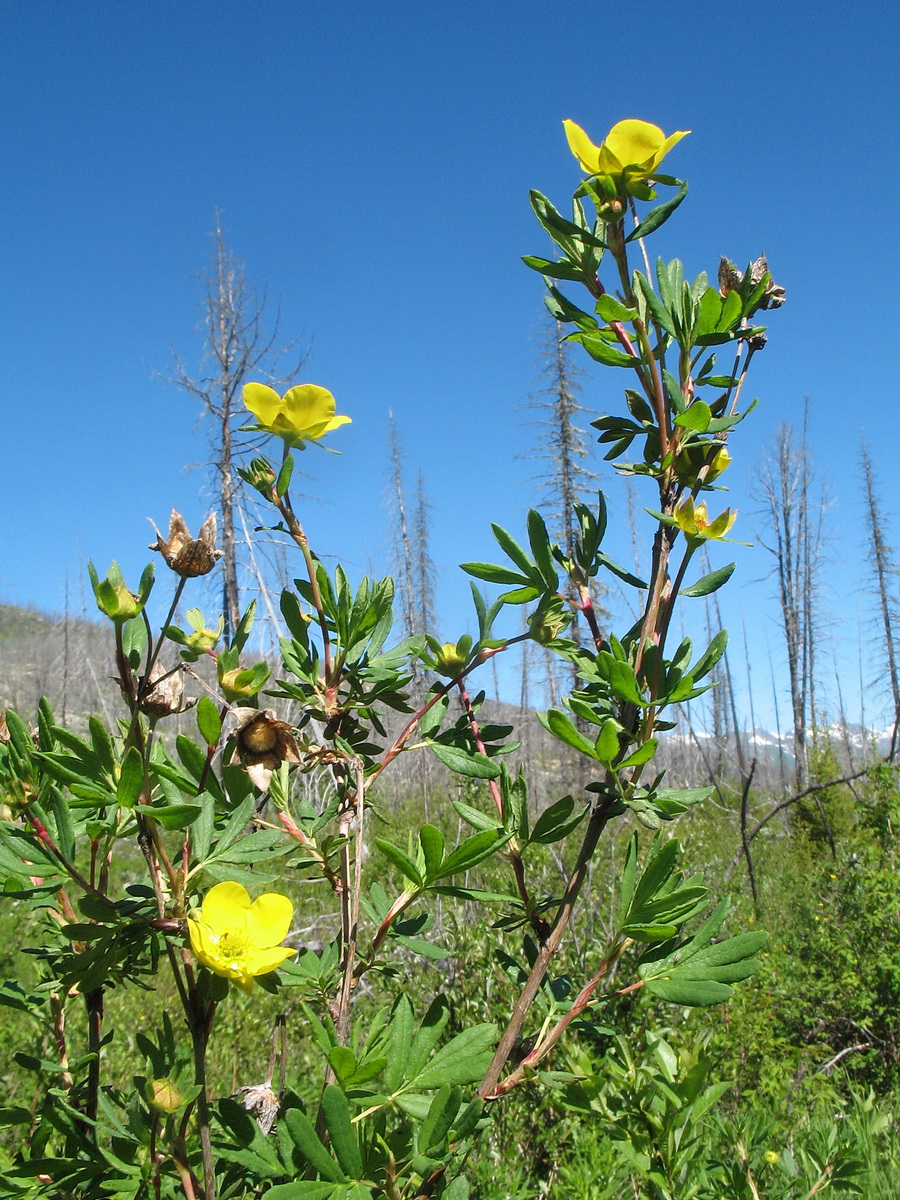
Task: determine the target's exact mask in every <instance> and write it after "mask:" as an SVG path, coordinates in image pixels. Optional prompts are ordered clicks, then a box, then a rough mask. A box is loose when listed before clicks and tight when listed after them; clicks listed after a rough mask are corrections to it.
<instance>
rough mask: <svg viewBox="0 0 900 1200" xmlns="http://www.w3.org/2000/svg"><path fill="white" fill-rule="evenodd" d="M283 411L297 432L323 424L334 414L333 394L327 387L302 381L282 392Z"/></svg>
mask: <svg viewBox="0 0 900 1200" xmlns="http://www.w3.org/2000/svg"><path fill="white" fill-rule="evenodd" d="M284 413H285V416H286V417H287V419H288V421H289V422H290V424H291V425H292V426H293V427H294V429H296V430H297V432H298V433H305V432H307V431H308V430H310V429H311V428H312V427H314V426H321V427H322V428H323V429H324V427H325V425H327V424H328V422H329V421H330V420H331V418H332V417H333V416H334V396H332V394H331V392H329V391H328V389H327V388H323V387H317V386H316V384H314V383H302V384H300V385H299V386H298V387H292V388H291V390H290V391H289V392H285V394H284Z"/></svg>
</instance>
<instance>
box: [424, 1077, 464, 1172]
mask: <svg viewBox="0 0 900 1200" xmlns="http://www.w3.org/2000/svg"><path fill="white" fill-rule="evenodd" d="M460 1096H461V1092H460V1090H459V1088H451V1087H450V1086H449V1084H446V1083H445V1084H444V1086H443V1087H442V1088H439V1089H438V1091H437V1092H436V1093H435V1097H434V1099H433V1100H432V1102H431V1107H430V1108H429V1110H428V1116H427V1117H426V1118H425V1120H424V1121H423V1122H422V1127H421V1129H420V1130H419V1138H418V1143H419V1152H420V1153H423V1154H427V1155H430V1156H434V1155H440V1154H442V1153H444V1152H445V1151H446V1145H445V1143H446V1140H447V1135H448V1133H449V1132H450V1129H451V1127H452V1125H453V1120H454V1118H455V1116H456V1114H457V1112H458V1111H459V1101H460Z"/></svg>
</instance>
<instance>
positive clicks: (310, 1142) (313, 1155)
mask: <svg viewBox="0 0 900 1200" xmlns="http://www.w3.org/2000/svg"><path fill="white" fill-rule="evenodd" d="M279 1121H280V1122H281V1123H283V1124H284V1125H285V1126H286V1127H287V1131H288V1133H289V1134H290V1137H291V1141H292V1142H293V1143H294V1145H295V1146H296V1147H297V1149H298V1150H299V1151H300V1153H301V1154H302V1155H303V1157H304V1158H305V1159H306V1161H307V1162H308V1163H309V1165H310V1166H311V1167H313V1169H314V1170H316V1171H318V1172H319V1174H320V1175H323V1176H324V1177H325V1178H326V1179H330V1180H332V1181H333V1182H334V1183H347V1182H349V1181H348V1180H347V1178H346V1176H345V1175H344V1173H343V1172H342V1171H341V1169H340V1167H339V1166H338V1164H337V1163H336V1162H335V1161H334V1159H333V1158H332V1157H331V1155H330V1154H329V1153H328V1151H327V1150H326V1149H325V1147H324V1146H323V1145H322V1143H321V1141H320V1140H319V1137H318V1135H317V1134H316V1131H315V1129H313V1127H312V1125H311V1124H310V1122H309V1118H308V1117H307V1116H306V1114H305V1113H302V1112H301V1111H300V1109H299V1108H289V1109H288V1110H287V1112H286V1113H282V1115H281V1116H280V1117H279Z"/></svg>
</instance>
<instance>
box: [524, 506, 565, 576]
mask: <svg viewBox="0 0 900 1200" xmlns="http://www.w3.org/2000/svg"><path fill="white" fill-rule="evenodd" d="M527 526H528V544H529V545H530V546H531V553H532V554H533V555H534V561H535V562H536V563H537V566H538V570H539V571H540V573H541V575H542V576H543V580H544V583H545V584H546V586H547V587H548V588H550V589H552V590H555V589H556V587H557V585H558V583H559V575H558V572H557V570H556V564H555V563H554V561H553V555H552V554H551V552H550V538H549V536H548V534H547V526H546V525H545V524H544V518H543V517H542V516H541V514H540V513H539V512H537V510H536V509H533V508H532V509H531V510H530V511H529V513H528V521H527Z"/></svg>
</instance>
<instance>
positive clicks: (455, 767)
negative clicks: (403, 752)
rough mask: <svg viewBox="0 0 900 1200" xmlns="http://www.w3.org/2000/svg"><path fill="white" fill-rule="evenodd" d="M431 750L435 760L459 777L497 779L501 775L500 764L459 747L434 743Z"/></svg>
mask: <svg viewBox="0 0 900 1200" xmlns="http://www.w3.org/2000/svg"><path fill="white" fill-rule="evenodd" d="M431 749H432V752H433V753H434V756H435V758H436V759H438V760H439V761H440V762H442V763H443V764H444V766H445V767H449V768H450V770H451V771H455V772H456V774H457V775H468V776H469V777H470V778H472V779H496V778H497V776H498V775H499V774H500V764H499V763H497V762H494V761H493V760H492V759H490V758H486V757H485V755H483V754H480V753H475V752H472V751H469V750H461V749H460V748H459V747H458V746H444V745H442V744H441V743H440V742H432V743H431Z"/></svg>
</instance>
